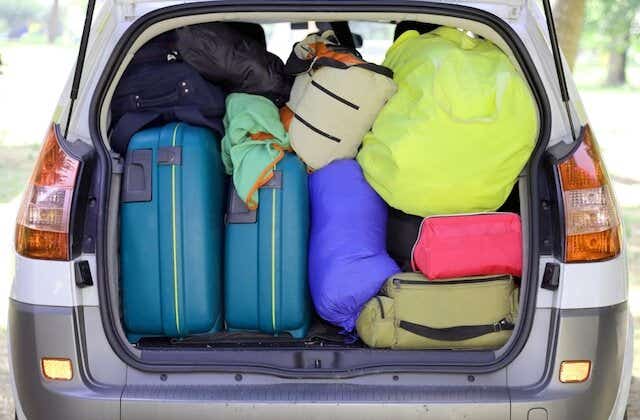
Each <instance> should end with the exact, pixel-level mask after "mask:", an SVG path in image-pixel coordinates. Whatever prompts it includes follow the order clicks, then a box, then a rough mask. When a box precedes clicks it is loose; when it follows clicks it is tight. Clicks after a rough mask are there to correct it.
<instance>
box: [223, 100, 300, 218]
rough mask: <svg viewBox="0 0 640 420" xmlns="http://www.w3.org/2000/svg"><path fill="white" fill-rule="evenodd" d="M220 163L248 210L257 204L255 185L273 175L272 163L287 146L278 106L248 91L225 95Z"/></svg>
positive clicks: (280, 156) (256, 186)
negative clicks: (231, 179) (225, 108)
mask: <svg viewBox="0 0 640 420" xmlns="http://www.w3.org/2000/svg"><path fill="white" fill-rule="evenodd" d="M226 107H227V112H226V114H225V116H224V128H225V136H224V137H223V138H222V162H223V163H224V167H225V170H226V172H227V174H229V175H233V185H234V186H235V187H236V191H237V192H238V195H239V196H240V198H241V199H242V200H243V201H244V202H245V203H246V204H247V207H248V208H249V209H251V210H255V209H256V208H257V207H258V194H256V193H257V191H258V188H260V187H261V186H262V185H264V184H266V183H267V182H268V181H269V180H270V179H271V177H273V169H274V168H275V165H276V164H277V163H278V162H279V161H280V160H281V159H282V157H283V156H284V153H285V152H286V151H288V150H289V149H290V147H289V136H288V135H287V132H286V131H285V129H284V127H283V125H282V122H280V115H279V112H278V108H277V107H276V106H275V105H274V103H273V102H271V101H270V100H269V99H267V98H265V97H263V96H258V95H250V94H247V93H232V94H230V95H229V96H227V100H226Z"/></svg>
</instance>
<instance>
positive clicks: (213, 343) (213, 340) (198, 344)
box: [136, 319, 366, 350]
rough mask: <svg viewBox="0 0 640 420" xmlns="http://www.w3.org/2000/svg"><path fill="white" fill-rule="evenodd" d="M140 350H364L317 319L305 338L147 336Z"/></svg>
mask: <svg viewBox="0 0 640 420" xmlns="http://www.w3.org/2000/svg"><path fill="white" fill-rule="evenodd" d="M136 347H137V348H139V349H144V350H154V349H157V350H160V349H168V348H171V349H176V348H233V347H242V348H255V347H260V348H297V349H299V348H318V347H339V348H344V347H347V348H363V347H366V345H364V343H362V341H360V340H359V339H358V338H357V337H356V336H355V334H348V333H343V332H341V330H340V329H339V328H337V327H334V326H332V325H330V324H328V323H326V322H324V321H322V320H319V319H315V320H314V322H313V323H312V325H311V328H309V332H307V335H306V336H305V337H304V338H293V337H291V335H289V334H287V333H282V334H281V335H277V336H274V335H270V334H264V333H260V332H253V331H221V332H216V333H207V334H196V335H192V336H189V337H184V338H170V337H143V338H141V339H140V340H139V341H138V342H137V343H136Z"/></svg>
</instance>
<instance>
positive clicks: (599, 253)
mask: <svg viewBox="0 0 640 420" xmlns="http://www.w3.org/2000/svg"><path fill="white" fill-rule="evenodd" d="M558 172H559V174H560V184H561V187H562V196H563V200H564V218H565V235H566V237H565V255H564V259H565V261H566V262H588V261H601V260H605V259H609V258H612V257H615V256H616V255H618V254H619V253H620V246H621V244H620V239H621V238H620V219H619V217H618V212H617V210H616V203H615V199H614V196H613V191H612V190H611V184H610V183H609V178H608V177H607V172H606V170H605V167H604V165H603V163H602V159H601V157H600V153H599V150H598V145H597V143H596V140H595V138H594V136H593V133H592V132H591V129H590V128H589V127H588V126H587V127H585V130H584V132H583V138H582V142H581V144H580V145H579V146H578V148H577V149H576V150H575V151H574V153H573V154H572V155H571V157H569V158H568V159H567V160H565V161H563V162H562V163H560V164H558Z"/></svg>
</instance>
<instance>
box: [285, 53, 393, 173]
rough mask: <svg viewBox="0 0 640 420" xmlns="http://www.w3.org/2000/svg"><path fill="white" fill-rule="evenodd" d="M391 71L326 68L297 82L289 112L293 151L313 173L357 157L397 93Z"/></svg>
mask: <svg viewBox="0 0 640 420" xmlns="http://www.w3.org/2000/svg"><path fill="white" fill-rule="evenodd" d="M380 68H381V69H385V70H386V68H384V67H381V66H376V65H374V64H370V63H364V64H363V65H353V66H350V67H348V68H337V67H331V66H323V67H320V68H319V69H317V70H311V72H310V73H303V74H301V75H299V76H297V77H296V80H295V82H294V84H293V88H292V89H291V95H290V100H289V102H288V103H287V106H288V107H289V108H290V109H291V111H292V112H293V119H292V120H291V123H290V125H289V137H290V140H291V146H292V147H293V149H294V150H295V151H296V153H297V154H298V156H299V157H300V158H301V159H302V160H303V161H304V162H305V163H306V164H307V165H308V166H309V167H310V168H312V169H320V168H321V167H323V166H325V165H327V164H328V163H330V162H331V161H333V160H336V159H352V158H354V157H355V156H356V154H357V152H358V148H359V147H360V144H361V143H362V139H363V137H364V135H365V134H366V133H367V132H368V131H369V130H370V129H371V126H372V125H373V122H374V120H375V119H376V116H377V115H378V113H379V112H380V110H381V109H382V107H383V106H384V104H385V103H386V102H387V101H388V100H389V98H391V96H392V95H393V94H394V93H395V92H396V84H395V83H394V81H393V79H392V78H391V77H389V74H383V73H382V72H377V71H375V70H376V69H380Z"/></svg>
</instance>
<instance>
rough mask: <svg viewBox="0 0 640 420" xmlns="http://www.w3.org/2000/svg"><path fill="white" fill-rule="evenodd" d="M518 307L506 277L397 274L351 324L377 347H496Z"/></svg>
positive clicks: (511, 283)
mask: <svg viewBox="0 0 640 420" xmlns="http://www.w3.org/2000/svg"><path fill="white" fill-rule="evenodd" d="M517 308H518V289H517V287H516V285H515V283H514V280H513V277H512V276H510V275H498V276H495V275H494V276H483V277H469V278H460V279H455V280H444V281H443V280H438V281H431V280H428V279H426V278H425V277H424V276H423V275H422V274H420V273H398V274H396V275H394V276H392V277H390V278H389V279H387V281H386V283H385V285H384V287H383V289H382V295H381V296H376V297H374V298H373V299H371V300H370V301H369V302H367V304H366V305H365V306H364V308H363V309H362V312H360V316H359V317H358V321H357V323H356V327H357V329H358V334H359V335H360V338H361V339H362V341H364V342H365V344H367V345H368V346H370V347H376V348H392V349H495V348H499V347H501V346H502V345H503V344H504V343H506V342H507V340H508V339H509V337H510V336H511V332H512V330H513V328H514V323H515V321H516V315H517Z"/></svg>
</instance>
